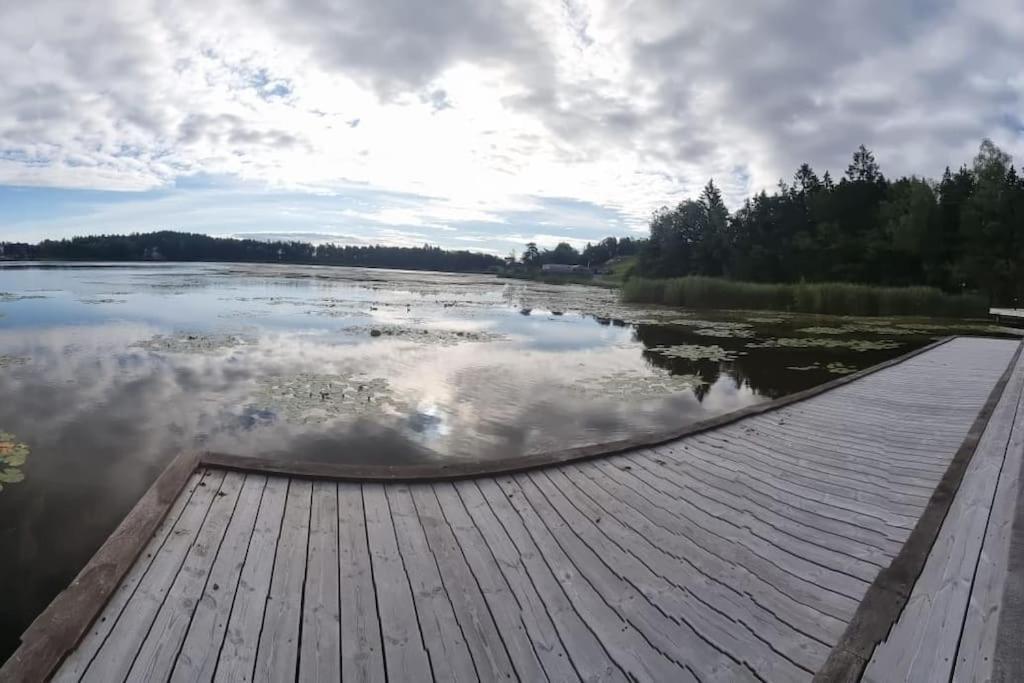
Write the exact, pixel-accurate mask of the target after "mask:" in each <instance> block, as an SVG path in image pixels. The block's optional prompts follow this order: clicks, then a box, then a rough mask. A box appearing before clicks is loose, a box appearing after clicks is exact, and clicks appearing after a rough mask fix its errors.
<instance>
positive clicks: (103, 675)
mask: <svg viewBox="0 0 1024 683" xmlns="http://www.w3.org/2000/svg"><path fill="white" fill-rule="evenodd" d="M223 481H224V472H216V471H213V472H209V473H208V474H207V476H205V477H204V478H203V480H202V481H201V482H199V487H198V489H197V490H196V492H195V493H194V494H193V495H192V498H191V499H190V500H189V502H188V504H187V505H186V506H185V509H184V511H182V513H181V517H179V518H178V522H177V523H176V524H175V525H174V530H173V531H171V535H170V536H169V537H168V538H167V541H166V542H165V543H164V545H163V547H162V548H160V552H158V553H157V555H156V557H154V558H153V563H152V564H151V565H150V567H149V571H147V572H146V575H145V576H144V577H143V578H142V581H140V582H139V585H138V587H137V588H136V590H135V593H134V594H133V595H132V597H131V599H130V600H129V601H128V603H127V604H126V605H125V607H124V610H123V611H122V612H121V614H120V615H119V616H118V618H117V623H116V624H114V628H112V629H111V631H110V633H109V634H108V635H107V638H106V640H105V641H104V643H103V645H102V646H101V647H100V648H99V650H98V651H97V653H96V656H95V657H94V658H93V660H92V662H90V664H89V666H88V668H87V669H86V670H85V673H84V675H83V676H82V680H85V681H100V682H105V681H112V680H123V679H124V678H125V676H127V674H128V669H129V668H130V667H131V665H132V660H133V658H134V657H135V654H136V653H137V652H138V650H139V646H140V645H141V643H142V640H143V639H144V638H145V637H146V633H147V632H148V631H149V627H150V625H152V623H153V619H154V618H155V617H156V614H157V612H158V611H159V609H160V606H161V604H163V601H164V597H165V596H166V595H167V592H168V590H170V587H171V584H172V583H173V581H174V579H175V577H176V576H177V575H178V570H179V569H180V568H181V564H182V562H183V561H184V559H185V555H186V553H187V552H188V550H189V548H190V547H191V545H192V542H193V541H194V540H195V538H196V535H197V534H198V533H199V528H200V527H201V526H202V523H203V520H204V519H205V518H206V513H207V511H208V510H209V509H210V504H211V503H212V502H213V498H214V496H215V495H216V493H217V491H218V490H219V489H220V485H221V482H223Z"/></svg>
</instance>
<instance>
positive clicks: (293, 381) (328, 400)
mask: <svg viewBox="0 0 1024 683" xmlns="http://www.w3.org/2000/svg"><path fill="white" fill-rule="evenodd" d="M258 382H259V389H258V391H257V392H256V394H255V395H254V396H253V399H252V400H253V403H254V404H255V405H257V406H259V407H261V408H268V409H272V410H273V411H274V412H276V413H278V414H279V415H281V416H282V417H283V418H284V419H286V420H288V421H289V422H297V423H300V424H318V423H322V422H327V421H329V420H333V419H336V418H339V417H349V416H356V415H363V414H367V413H380V412H401V411H403V410H404V409H405V408H406V406H405V404H404V403H403V402H401V401H400V400H399V399H397V398H396V397H395V395H394V392H393V391H392V389H391V386H390V384H388V381H387V380H386V379H384V378H382V377H370V376H367V375H362V374H353V375H330V374H314V373H299V374H297V375H292V376H286V377H265V378H261V379H259V380H258Z"/></svg>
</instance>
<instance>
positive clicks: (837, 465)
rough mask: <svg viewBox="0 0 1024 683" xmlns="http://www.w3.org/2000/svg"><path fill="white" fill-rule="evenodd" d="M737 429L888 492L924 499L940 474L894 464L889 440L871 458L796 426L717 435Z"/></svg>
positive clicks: (752, 427) (775, 450)
mask: <svg viewBox="0 0 1024 683" xmlns="http://www.w3.org/2000/svg"><path fill="white" fill-rule="evenodd" d="M786 427H788V425H784V426H782V427H780V428H779V429H782V430H786ZM737 433H740V434H741V437H742V438H743V439H745V440H747V441H752V442H754V443H756V444H757V445H758V446H761V447H762V448H763V449H765V450H766V451H769V452H770V453H772V455H773V456H780V457H783V458H785V459H787V460H789V461H790V462H794V463H796V464H797V465H798V466H803V465H806V466H808V467H812V466H813V467H814V468H815V469H821V470H823V471H825V472H829V473H838V474H839V475H840V476H843V477H846V478H849V479H852V480H853V481H854V484H855V485H857V486H860V485H861V484H865V485H869V486H871V487H872V488H874V489H876V490H879V491H881V492H883V493H886V494H888V493H890V492H896V493H907V494H909V495H912V496H917V497H923V498H924V499H925V500H927V498H928V496H929V495H931V489H932V488H934V486H935V482H936V481H938V480H939V479H940V478H941V477H942V473H941V472H937V471H934V470H929V471H917V472H914V473H910V472H908V471H907V470H906V469H903V468H900V467H897V466H894V464H893V462H892V458H891V457H890V456H894V455H896V454H898V453H899V452H900V450H899V448H898V446H896V445H895V444H892V443H889V444H887V446H886V448H884V449H879V450H875V451H874V452H875V453H878V455H879V457H880V458H881V459H880V460H875V461H871V460H868V458H866V457H863V456H862V455H861V454H859V453H855V452H853V451H851V450H850V449H847V448H846V447H845V446H843V445H842V444H841V443H839V442H837V441H832V442H831V443H830V444H829V445H827V446H818V445H811V444H808V443H806V441H804V440H803V439H802V438H800V437H798V436H797V434H796V430H789V431H782V432H780V431H776V430H773V429H772V428H770V427H765V426H764V424H754V423H753V422H752V423H751V424H749V425H747V426H746V427H745V428H744V429H743V430H742V432H737V431H733V430H730V431H729V432H728V433H726V432H724V431H723V432H722V434H720V435H717V436H718V437H719V438H721V439H732V438H734V437H735V436H736V434H737ZM708 436H710V437H714V436H716V435H708ZM961 437H962V434H961ZM960 440H961V439H957V440H955V441H954V440H950V441H948V442H947V443H946V444H944V445H943V447H942V448H943V450H942V451H940V452H948V451H949V446H950V445H952V446H953V447H954V448H955V446H956V444H959V442H960ZM933 455H934V452H933ZM936 461H937V458H936ZM935 469H938V468H935Z"/></svg>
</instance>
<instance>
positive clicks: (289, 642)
mask: <svg viewBox="0 0 1024 683" xmlns="http://www.w3.org/2000/svg"><path fill="white" fill-rule="evenodd" d="M1017 347H1018V343H1017V342H1016V341H1006V340H994V339H971V338H958V339H954V340H952V341H950V342H949V343H946V344H943V345H941V346H938V347H936V348H934V349H932V350H929V351H927V352H925V353H923V354H921V355H918V356H915V357H913V358H910V359H908V360H906V361H904V362H902V363H899V364H897V365H893V366H891V367H888V368H886V369H884V370H881V371H879V372H877V373H874V374H871V375H869V376H867V377H864V378H862V379H859V380H857V381H854V382H852V383H849V384H846V385H843V386H841V387H838V388H835V389H832V390H830V391H827V392H825V393H822V394H820V395H818V396H816V397H814V398H811V399H808V400H805V401H801V402H799V403H795V404H792V405H789V406H786V407H783V408H779V409H778V410H774V411H771V412H767V413H764V414H761V415H756V416H753V417H747V418H745V419H742V420H740V421H737V422H734V423H732V424H728V425H725V426H722V427H719V428H717V429H715V430H713V431H708V432H704V433H700V434H695V435H692V436H688V437H685V438H682V439H680V440H678V441H675V442H672V443H669V444H666V445H664V446H660V447H654V448H646V449H640V450H635V451H631V452H628V453H624V454H620V455H614V456H609V457H605V458H597V459H592V460H587V461H581V462H576V463H570V464H563V465H559V466H555V467H547V468H538V469H534V470H530V471H527V472H522V473H517V474H510V475H502V476H498V477H475V478H470V479H463V480H458V481H447V482H445V481H435V482H426V483H359V482H347V481H336V480H326V479H315V478H305V477H302V478H300V477H288V476H275V475H268V474H265V473H259V472H244V471H230V470H226V469H222V468H218V467H205V466H200V467H199V468H198V469H196V470H195V471H194V472H193V473H192V474H191V475H190V478H189V479H188V482H187V484H186V485H185V487H184V489H183V490H182V492H181V493H180V495H178V496H177V498H176V499H175V500H174V502H173V504H172V505H171V507H170V510H169V511H168V513H167V515H166V516H165V517H164V518H163V521H162V522H161V523H160V525H159V526H158V527H157V528H156V530H155V532H154V533H153V534H152V536H151V537H150V538H149V540H148V543H147V544H146V546H145V547H144V548H143V550H142V552H141V553H140V554H139V556H138V559H137V560H136V561H135V562H134V564H133V565H132V566H131V568H130V570H129V571H128V572H127V573H126V574H125V575H124V576H123V578H121V580H120V583H119V585H118V587H117V589H116V590H115V591H114V593H113V595H112V597H111V598H110V599H109V600H108V601H107V603H106V605H105V606H104V607H103V609H102V611H101V612H100V614H99V616H98V618H96V619H95V621H94V622H93V623H92V626H91V627H90V628H89V630H88V632H87V633H86V635H85V636H84V638H82V639H81V641H80V642H79V643H78V644H77V646H76V647H75V648H74V649H73V651H71V653H70V654H69V655H68V656H67V657H66V658H65V659H64V660H63V662H62V664H61V665H60V668H59V670H58V671H57V673H56V676H55V679H56V680H60V681H79V680H85V681H120V680H167V679H170V680H180V681H195V680H224V681H250V680H258V681H280V680H301V681H308V680H325V681H334V680H339V679H345V680H370V681H385V680H391V681H406V680H410V681H412V680H439V681H452V680H474V681H475V680H484V681H494V680H524V681H535V680H614V681H626V680H630V679H637V680H653V681H698V680H699V681H713V680H716V681H743V680H751V681H753V680H768V681H806V680H810V679H811V678H812V677H813V676H814V674H815V673H816V672H818V671H819V669H821V668H822V667H823V666H824V665H825V663H826V661H827V660H829V657H830V653H832V651H833V648H835V647H836V645H837V644H838V643H840V642H841V641H842V640H843V638H844V634H845V633H846V632H847V629H848V626H849V624H850V623H851V621H852V620H853V619H854V617H855V615H856V614H858V610H859V609H862V608H861V605H862V601H864V599H865V595H866V593H867V592H868V589H869V587H871V586H872V584H873V583H874V582H875V581H876V579H877V578H878V577H879V575H880V572H882V570H885V569H887V568H889V567H890V565H891V564H892V563H893V560H894V558H896V557H897V555H899V554H900V553H901V550H903V549H904V544H905V543H906V542H907V540H908V537H909V536H910V535H911V532H912V530H914V529H915V526H916V525H918V521H919V520H920V519H921V518H922V515H923V513H924V511H925V509H926V506H929V504H930V499H931V498H932V494H933V492H935V490H936V487H937V486H938V485H939V484H940V482H941V481H942V480H943V477H944V475H945V474H946V472H947V469H948V468H949V467H950V463H951V461H952V460H953V459H954V456H955V455H956V454H957V452H958V450H960V449H961V446H962V444H963V443H964V441H965V438H966V437H967V436H968V433H969V432H970V430H971V429H972V427H973V426H975V422H976V418H977V417H978V414H979V411H980V410H981V408H982V406H983V405H984V404H985V403H986V400H987V399H988V398H989V396H990V394H991V393H992V392H993V387H995V386H996V385H997V383H998V382H999V381H1000V378H1001V377H1004V379H1005V375H1004V373H1005V371H1006V370H1007V367H1008V364H1009V363H1010V362H1011V359H1013V358H1014V357H1015V356H1014V354H1015V352H1016V351H1017ZM1022 390H1024V361H1020V360H1018V363H1017V369H1016V371H1015V372H1014V373H1013V374H1012V375H1011V376H1010V379H1009V381H1008V383H1007V385H1006V390H1005V391H1004V393H1003V395H1002V398H1001V399H1000V401H999V403H998V405H997V406H996V408H995V411H994V412H993V414H992V419H991V420H990V421H989V424H988V427H987V428H985V431H984V434H983V435H982V436H981V440H980V442H979V444H978V448H977V452H976V454H975V456H974V458H973V459H972V460H970V464H969V465H968V467H967V471H966V474H965V476H964V479H963V484H962V485H961V486H960V488H959V490H958V491H957V492H956V496H955V498H954V499H953V500H952V504H951V506H950V508H949V514H948V515H946V517H945V522H944V523H942V527H941V530H940V531H939V533H938V537H937V538H936V539H935V545H934V548H933V549H932V552H931V555H929V556H928V559H927V563H926V564H925V568H924V571H923V572H922V574H921V578H920V579H919V580H918V581H917V583H916V585H915V586H914V591H913V597H912V598H911V600H910V602H909V603H908V607H907V608H906V609H905V610H904V611H903V613H902V615H901V617H900V619H899V621H898V622H897V624H896V625H895V626H894V627H893V629H892V632H891V633H890V634H889V639H888V641H887V642H885V643H884V644H883V645H882V646H881V647H880V648H878V650H877V651H876V652H875V654H874V658H873V659H872V660H871V662H870V665H869V666H868V669H867V671H866V675H867V677H868V678H870V679H872V680H883V681H886V680H904V678H905V677H909V678H913V679H916V680H948V679H949V677H950V676H951V675H953V676H954V678H957V680H959V679H960V678H962V679H963V680H967V679H969V678H970V679H972V680H973V679H975V678H980V677H983V676H984V674H985V672H989V673H990V672H992V671H993V666H994V665H993V662H994V661H995V658H994V656H993V653H994V652H995V650H996V648H997V643H998V640H999V639H998V637H997V635H998V631H999V629H998V620H999V610H998V603H999V601H1000V596H1001V595H1002V592H1003V586H1004V584H1005V583H1006V582H1007V569H1006V568H1007V565H1008V559H1007V558H1008V556H1009V553H1010V551H1009V546H1010V540H1009V539H1010V536H1011V533H1010V531H1011V528H1010V527H1011V521H1012V518H1013V514H1014V510H1015V503H1016V501H1017V497H1018V496H1019V490H1018V479H1019V478H1018V476H1017V474H1018V472H1019V471H1020V468H1021V451H1022V449H1024V405H1022V404H1021V400H1022V399H1021V394H1022ZM994 605H995V607H993V606H994ZM1004 635H1005V634H1004ZM961 674H962V675H961Z"/></svg>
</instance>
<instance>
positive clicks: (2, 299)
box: [0, 292, 49, 303]
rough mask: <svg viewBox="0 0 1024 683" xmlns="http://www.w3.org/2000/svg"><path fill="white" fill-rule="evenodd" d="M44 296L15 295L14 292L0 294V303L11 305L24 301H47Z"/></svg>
mask: <svg viewBox="0 0 1024 683" xmlns="http://www.w3.org/2000/svg"><path fill="white" fill-rule="evenodd" d="M47 298H49V297H47V296H46V295H45V294H15V293H14V292H0V303H12V302H14V301H24V300H25V299H47Z"/></svg>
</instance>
